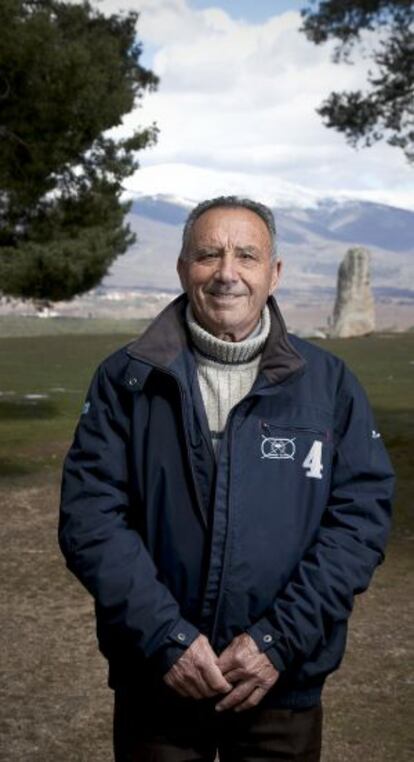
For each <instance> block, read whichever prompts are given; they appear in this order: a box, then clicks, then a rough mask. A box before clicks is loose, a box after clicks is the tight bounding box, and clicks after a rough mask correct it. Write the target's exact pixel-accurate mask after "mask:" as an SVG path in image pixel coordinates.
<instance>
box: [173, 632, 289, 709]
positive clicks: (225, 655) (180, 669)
mask: <svg viewBox="0 0 414 762" xmlns="http://www.w3.org/2000/svg"><path fill="white" fill-rule="evenodd" d="M278 677H279V672H278V671H277V670H276V669H275V667H274V666H273V664H272V662H271V661H270V659H268V657H267V656H266V654H265V653H262V652H261V651H259V649H258V647H257V645H256V643H255V641H254V640H253V638H251V637H250V635H248V634H247V633H242V634H241V635H237V637H235V638H234V639H233V640H232V642H231V643H230V644H229V645H228V646H227V648H226V649H225V650H224V651H223V652H222V653H221V654H220V656H217V655H216V654H215V653H214V651H213V649H212V648H211V646H210V643H209V641H208V639H207V638H206V637H205V635H199V636H198V637H197V638H196V640H194V642H193V643H192V644H191V646H189V647H188V648H187V649H186V650H185V651H184V653H183V655H182V656H180V658H179V659H178V661H176V662H175V664H174V665H173V666H172V667H171V669H170V670H169V671H168V672H167V673H166V674H165V675H164V677H163V680H164V682H165V683H166V684H167V685H168V686H169V687H170V688H172V689H173V690H175V691H176V692H177V693H179V694H180V696H185V697H191V698H195V699H201V698H208V697H212V696H216V695H217V694H220V693H224V694H226V695H225V697H224V698H223V699H221V701H219V702H218V703H217V704H216V707H215V708H216V709H217V710H218V711H222V710H224V709H234V710H235V711H236V712H239V711H242V710H244V709H250V708H251V707H253V706H256V704H258V703H259V702H260V701H261V699H262V698H263V696H264V695H265V694H266V693H267V691H268V690H269V689H270V688H271V687H272V685H274V683H275V682H276V681H277V679H278Z"/></svg>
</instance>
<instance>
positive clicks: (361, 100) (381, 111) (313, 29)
mask: <svg viewBox="0 0 414 762" xmlns="http://www.w3.org/2000/svg"><path fill="white" fill-rule="evenodd" d="M302 16H303V18H304V23H303V26H302V29H301V31H303V32H304V33H305V34H306V36H307V37H308V39H309V40H311V41H312V42H314V43H315V44H316V45H320V44H321V43H324V42H326V41H327V40H328V39H331V38H335V39H337V40H339V43H338V45H337V47H336V49H335V52H334V61H336V62H338V61H340V60H345V61H349V60H350V54H351V52H352V49H353V46H354V45H355V44H359V45H360V46H361V45H362V46H363V42H362V39H361V32H363V31H364V30H367V31H371V32H376V33H377V34H378V42H377V43H376V44H375V47H374V50H373V51H372V52H371V53H370V54H368V53H367V52H366V51H365V54H366V55H369V57H370V58H371V60H372V61H373V63H374V64H375V69H374V71H372V70H371V71H370V72H369V74H368V85H369V87H368V89H367V90H366V92H362V91H361V90H355V91H350V92H333V93H331V94H330V96H329V97H328V98H327V100H325V101H324V102H323V103H322V105H321V107H320V108H319V109H317V111H318V113H319V114H320V115H321V116H322V117H323V119H324V120H325V124H326V126H327V127H332V128H334V129H336V130H338V131H339V132H343V133H344V134H345V137H346V138H347V140H348V142H349V143H350V144H351V145H353V146H356V145H357V144H358V143H360V142H362V144H363V145H366V146H371V145H372V144H373V143H375V142H376V141H378V140H382V139H385V140H386V141H387V143H389V144H390V145H392V146H397V147H398V148H401V149H402V150H403V151H404V153H405V155H406V157H407V159H408V161H410V162H412V161H414V28H413V22H414V4H413V2H412V0H351V1H350V2H341V0H327V2H319V3H318V7H317V9H316V10H312V9H311V8H305V9H304V10H303V11H302Z"/></svg>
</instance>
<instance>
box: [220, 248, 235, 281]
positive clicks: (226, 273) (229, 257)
mask: <svg viewBox="0 0 414 762" xmlns="http://www.w3.org/2000/svg"><path fill="white" fill-rule="evenodd" d="M215 276H216V279H217V280H220V281H222V282H223V283H232V282H234V281H237V280H238V279H239V273H238V270H237V261H236V258H235V256H234V254H232V252H231V251H226V252H224V253H223V255H222V256H221V257H220V259H219V263H218V267H217V270H216V273H215Z"/></svg>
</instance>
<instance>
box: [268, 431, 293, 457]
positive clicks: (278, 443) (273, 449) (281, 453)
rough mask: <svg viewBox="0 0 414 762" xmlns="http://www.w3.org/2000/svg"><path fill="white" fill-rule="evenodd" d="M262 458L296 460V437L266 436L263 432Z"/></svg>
mask: <svg viewBox="0 0 414 762" xmlns="http://www.w3.org/2000/svg"><path fill="white" fill-rule="evenodd" d="M260 449H261V451H262V458H272V459H277V460H294V459H295V452H296V445H295V440H294V439H282V438H279V437H265V436H263V434H262V444H261V448H260Z"/></svg>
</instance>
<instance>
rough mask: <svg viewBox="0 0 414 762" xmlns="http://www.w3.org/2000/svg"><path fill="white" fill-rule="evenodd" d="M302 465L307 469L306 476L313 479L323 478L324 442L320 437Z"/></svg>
mask: <svg viewBox="0 0 414 762" xmlns="http://www.w3.org/2000/svg"><path fill="white" fill-rule="evenodd" d="M302 466H303V468H306V469H307V471H306V476H310V477H312V479H322V471H323V465H322V442H320V441H319V440H318V439H315V441H314V443H313V445H312V447H311V448H310V450H309V452H308V454H307V456H306V458H305V460H304V461H303V463H302Z"/></svg>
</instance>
